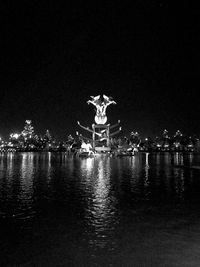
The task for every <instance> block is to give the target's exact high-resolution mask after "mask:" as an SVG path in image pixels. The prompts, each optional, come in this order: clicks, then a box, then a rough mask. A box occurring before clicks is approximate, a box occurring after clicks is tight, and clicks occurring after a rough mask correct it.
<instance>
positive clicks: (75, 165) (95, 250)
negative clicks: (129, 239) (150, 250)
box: [0, 153, 200, 257]
mask: <svg viewBox="0 0 200 267" xmlns="http://www.w3.org/2000/svg"><path fill="white" fill-rule="evenodd" d="M198 162H200V161H199V156H198V155H197V156H195V155H193V154H189V155H183V154H180V153H174V154H170V153H165V154H163V155H162V154H148V153H146V154H145V153H144V154H140V155H138V156H135V157H124V158H115V157H110V156H105V155H99V156H98V157H95V158H82V159H81V158H75V157H69V156H68V155H67V154H65V153H61V154H56V153H55V154H54V153H19V154H12V153H8V154H1V155H0V222H1V223H3V227H5V225H4V222H7V220H8V221H9V223H11V224H12V227H13V225H14V227H15V229H16V231H18V229H19V228H18V227H20V229H23V235H24V238H25V239H26V236H27V239H28V238H30V235H33V236H34V234H35V233H37V235H40V236H43V235H44V233H43V232H44V230H45V231H47V232H48V230H49V229H51V233H52V232H53V233H54V234H52V236H51V238H52V240H53V242H52V243H54V242H55V243H57V242H59V243H62V242H61V240H62V239H63V236H65V235H67V236H68V239H67V240H73V241H71V243H70V241H66V240H65V241H63V243H64V244H65V245H63V250H64V249H66V248H65V247H68V246H71V247H72V248H74V250H75V249H77V247H78V248H79V249H81V250H84V247H88V249H89V250H91V256H93V257H98V254H99V252H100V251H104V252H105V253H107V254H106V255H108V253H117V251H119V248H120V237H119V235H120V233H121V234H122V233H123V231H124V229H126V231H127V232H129V230H130V227H131V226H130V225H129V222H132V223H137V222H138V221H140V220H143V219H142V218H145V216H147V214H149V213H150V214H151V213H152V212H154V213H159V212H160V210H161V209H163V208H165V207H167V209H168V208H169V207H170V209H171V210H173V209H175V210H176V209H177V207H179V208H180V209H184V208H185V205H190V204H191V203H195V204H198V203H199V197H198V191H199V189H200V181H199V179H198V177H199V172H198V171H193V170H191V169H184V168H180V165H183V164H185V165H193V164H198ZM176 166H177V167H176ZM188 203H189V204H188ZM133 219H134V220H133ZM2 220H3V221H2ZM27 221H28V222H30V221H31V222H32V224H28V228H26V226H27ZM37 224H39V225H40V227H38V226H37ZM3 227H2V228H1V231H2V233H3ZM26 229H29V230H28V231H29V232H28V234H27V232H26ZM52 229H54V230H53V231H52ZM20 231H22V230H20ZM130 231H132V230H130ZM60 232H62V235H61V236H62V237H60V236H59V238H58V233H60ZM63 232H64V234H63ZM45 238H47V237H45ZM45 238H44V237H43V239H45ZM48 238H50V237H49V236H48ZM53 238H54V239H53ZM5 239H6V236H5ZM13 239H14V238H13ZM60 239H61V240H60ZM76 239H77V240H78V241H76ZM2 240H3V239H2ZM63 240H64V239H63ZM12 241H13V240H12ZM2 242H3V241H2ZM34 242H36V243H37V241H36V240H35V241H34ZM49 242H50V240H49ZM10 246H11V245H10ZM21 246H23V244H21ZM0 248H1V247H0ZM8 250H9V245H8ZM65 252H66V251H65Z"/></svg>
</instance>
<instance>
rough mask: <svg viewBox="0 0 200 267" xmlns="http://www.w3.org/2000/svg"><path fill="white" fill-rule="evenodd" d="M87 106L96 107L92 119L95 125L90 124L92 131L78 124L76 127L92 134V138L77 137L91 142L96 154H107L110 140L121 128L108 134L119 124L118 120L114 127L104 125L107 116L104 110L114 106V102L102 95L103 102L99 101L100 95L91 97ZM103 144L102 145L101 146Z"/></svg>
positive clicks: (109, 148)
mask: <svg viewBox="0 0 200 267" xmlns="http://www.w3.org/2000/svg"><path fill="white" fill-rule="evenodd" d="M87 103H88V104H93V105H94V106H95V107H96V114H95V117H94V120H95V123H94V124H92V129H90V128H89V127H84V126H83V125H81V124H80V122H78V125H79V126H80V127H81V128H83V129H84V130H86V131H88V132H90V133H91V134H92V138H91V139H90V138H86V137H83V136H82V135H79V133H78V132H77V135H79V136H80V137H82V138H83V139H86V140H89V141H91V142H92V147H93V149H94V150H95V151H97V152H105V151H107V152H109V151H110V150H111V147H110V138H111V137H113V136H114V135H116V134H117V133H119V132H120V131H121V127H119V129H118V130H116V131H115V132H112V133H111V132H110V130H111V129H113V128H115V127H117V126H118V125H119V123H120V120H118V122H117V123H116V124H114V125H110V124H106V122H107V116H106V109H107V107H108V106H109V105H111V104H116V102H115V101H114V100H113V99H112V98H111V97H108V96H106V95H103V100H102V99H101V97H100V95H98V96H91V99H90V100H88V101H87ZM103 142H104V144H103Z"/></svg>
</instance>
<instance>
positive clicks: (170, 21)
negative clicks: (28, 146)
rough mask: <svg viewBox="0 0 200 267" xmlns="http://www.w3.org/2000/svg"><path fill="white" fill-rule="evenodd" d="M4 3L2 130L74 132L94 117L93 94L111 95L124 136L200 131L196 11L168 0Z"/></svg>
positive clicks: (112, 115) (111, 114)
mask: <svg viewBox="0 0 200 267" xmlns="http://www.w3.org/2000/svg"><path fill="white" fill-rule="evenodd" d="M13 2H14V3H12V4H11V1H5V3H2V2H1V4H0V14H1V15H0V18H1V21H0V23H1V46H0V48H1V60H0V73H1V79H0V136H3V137H4V138H7V136H8V134H9V133H11V132H13V131H17V132H20V131H21V130H22V129H23V126H24V121H25V120H26V119H31V120H32V121H33V126H34V127H35V131H36V132H37V133H44V132H45V130H46V129H49V130H50V132H51V133H52V134H53V135H55V136H56V137H57V138H62V139H64V138H65V137H66V136H67V135H68V134H70V133H71V134H72V135H74V134H75V132H76V130H79V128H78V126H77V120H79V121H80V122H81V123H82V124H84V125H86V126H90V125H91V124H92V123H93V122H94V114H95V113H94V107H93V106H92V105H87V103H86V101H87V100H89V98H90V95H94V96H95V95H98V94H101V95H102V94H106V95H108V96H112V97H113V98H114V100H115V101H116V102H117V105H112V106H109V107H108V109H107V115H108V120H109V122H110V123H111V124H112V123H116V121H117V120H118V119H120V120H121V125H122V127H123V129H124V133H125V134H126V133H128V132H130V131H138V132H139V133H141V135H142V136H144V137H145V136H148V135H151V136H155V135H158V134H160V133H161V131H163V129H165V128H166V129H168V130H169V132H170V134H173V133H174V132H175V131H176V130H177V129H180V130H182V131H183V132H185V133H187V134H192V133H195V134H198V135H200V123H199V114H200V98H199V97H198V96H197V93H198V90H199V78H200V75H199V74H200V68H199V56H200V53H199V49H200V46H199V32H200V23H199V17H200V16H199V15H200V14H199V13H200V11H199V10H198V9H197V8H196V7H195V6H191V4H192V3H191V4H183V3H182V4H181V3H180V5H179V6H178V7H175V6H174V5H170V4H167V3H168V1H147V0H146V1H142V0H138V1H130V2H131V5H128V4H125V2H124V3H123V1H105V2H106V3H104V1H98V2H99V4H97V3H96V1H93V2H94V3H93V4H92V5H91V4H89V3H88V2H87V1H78V2H77V1H76V2H75V1H74V3H73V4H71V5H70V4H69V3H68V1H65V2H63V4H61V2H59V1H57V2H56V1H55V2H54V4H52V3H50V2H51V1H50V2H49V3H48V5H47V1H38V2H37V1H25V0H24V1H19V2H18V1H13Z"/></svg>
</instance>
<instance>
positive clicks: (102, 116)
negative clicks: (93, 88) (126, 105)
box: [87, 95, 116, 124]
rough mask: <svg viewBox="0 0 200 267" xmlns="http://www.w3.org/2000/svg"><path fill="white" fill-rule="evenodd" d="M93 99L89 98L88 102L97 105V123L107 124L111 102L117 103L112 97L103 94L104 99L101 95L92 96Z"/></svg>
mask: <svg viewBox="0 0 200 267" xmlns="http://www.w3.org/2000/svg"><path fill="white" fill-rule="evenodd" d="M91 98H92V100H88V101H87V103H88V104H90V103H91V104H93V105H94V106H95V107H96V116H95V118H94V119H95V122H96V123H97V124H105V123H106V122H107V116H106V109H107V107H108V106H109V105H110V104H116V102H115V101H114V100H112V98H111V97H108V96H106V95H103V99H104V100H103V101H102V100H101V99H100V95H98V96H91Z"/></svg>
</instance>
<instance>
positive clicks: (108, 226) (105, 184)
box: [81, 155, 117, 249]
mask: <svg viewBox="0 0 200 267" xmlns="http://www.w3.org/2000/svg"><path fill="white" fill-rule="evenodd" d="M110 161H111V159H110V157H109V156H104V155H103V156H99V157H97V158H93V159H90V158H88V159H85V160H83V161H82V165H81V167H82V176H84V178H85V190H86V191H87V192H88V195H87V196H86V197H87V205H88V208H87V212H86V215H85V220H86V225H87V232H88V229H90V230H89V244H90V245H91V246H92V247H93V248H94V249H95V248H96V249H97V248H105V247H106V246H108V243H109V242H110V238H109V237H110V235H111V234H112V231H113V230H114V225H115V224H116V223H117V218H116V206H115V205H116V200H115V198H114V197H113V194H112V192H111V185H110V178H111V164H110ZM88 189H89V190H90V191H88ZM88 227H89V228H88Z"/></svg>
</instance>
